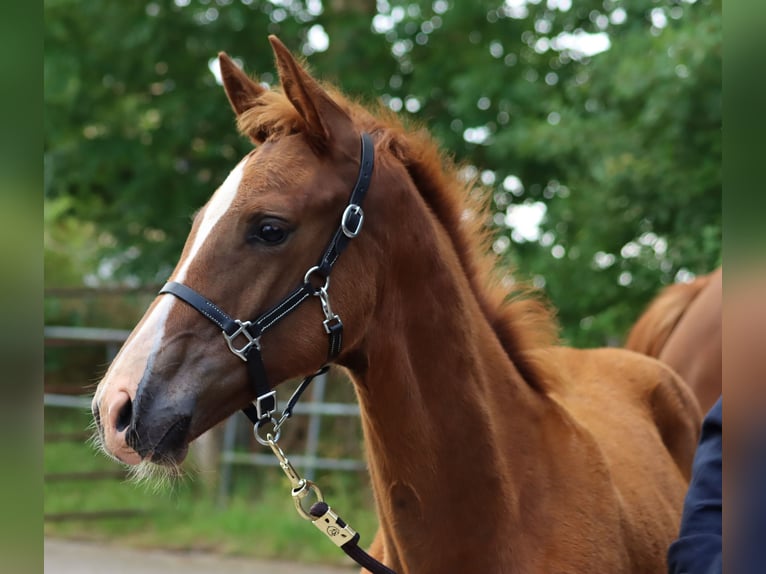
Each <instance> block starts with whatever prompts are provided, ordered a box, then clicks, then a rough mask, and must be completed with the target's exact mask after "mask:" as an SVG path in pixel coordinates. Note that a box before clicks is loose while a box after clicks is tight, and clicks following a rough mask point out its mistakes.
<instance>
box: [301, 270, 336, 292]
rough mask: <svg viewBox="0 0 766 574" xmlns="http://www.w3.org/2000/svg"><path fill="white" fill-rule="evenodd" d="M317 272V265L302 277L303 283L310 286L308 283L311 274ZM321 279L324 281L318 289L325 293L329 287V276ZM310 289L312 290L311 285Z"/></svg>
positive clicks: (309, 282)
mask: <svg viewBox="0 0 766 574" xmlns="http://www.w3.org/2000/svg"><path fill="white" fill-rule="evenodd" d="M317 271H319V266H318V265H314V266H313V267H312V268H311V269H309V270H308V271H306V274H305V275H304V276H303V282H304V283H307V284H308V285H311V281H309V279H310V278H311V274H312V273H316V272H317ZM320 276H321V275H320ZM322 278H323V279H324V285H322V286H321V287H319V289H320V290H322V289H324V290H325V291H327V289H329V287H330V276H329V275H328V276H327V277H322ZM311 287H312V288H313V285H311ZM313 294H314V295H316V294H317V293H316V292H315V293H313Z"/></svg>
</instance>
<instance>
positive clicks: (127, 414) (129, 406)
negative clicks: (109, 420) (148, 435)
mask: <svg viewBox="0 0 766 574" xmlns="http://www.w3.org/2000/svg"><path fill="white" fill-rule="evenodd" d="M132 420H133V401H131V400H130V397H128V400H127V402H126V403H125V404H124V405H122V406H121V407H120V411H119V412H118V413H117V421H116V422H115V429H116V430H117V432H122V431H124V430H125V429H126V428H128V427H129V426H130V423H131V421H132Z"/></svg>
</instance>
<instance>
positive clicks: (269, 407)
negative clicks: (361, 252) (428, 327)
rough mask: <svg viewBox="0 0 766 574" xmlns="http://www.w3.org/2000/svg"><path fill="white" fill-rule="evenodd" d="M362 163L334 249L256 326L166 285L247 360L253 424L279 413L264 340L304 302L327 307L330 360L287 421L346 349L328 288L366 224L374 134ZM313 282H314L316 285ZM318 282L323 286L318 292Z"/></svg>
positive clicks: (365, 142)
mask: <svg viewBox="0 0 766 574" xmlns="http://www.w3.org/2000/svg"><path fill="white" fill-rule="evenodd" d="M361 147H362V150H361V159H360V162H359V176H358V177H357V180H356V184H355V185H354V189H353V191H352V192H351V197H350V198H349V201H348V205H347V206H346V208H345V210H344V211H343V215H342V216H341V220H340V226H339V227H338V229H337V230H336V232H335V234H334V235H333V237H332V239H331V240H330V243H329V245H328V246H327V248H326V249H325V251H324V254H323V255H322V257H321V259H320V260H319V262H318V263H317V264H316V265H315V266H314V267H312V268H310V269H309V270H308V271H307V272H306V274H305V276H304V277H303V282H302V283H301V284H300V285H299V286H298V287H297V288H296V289H295V290H294V291H292V292H291V293H290V294H289V295H287V296H286V297H285V298H284V299H282V300H281V301H280V302H279V303H277V304H276V305H275V306H274V307H272V308H271V309H269V310H268V311H266V312H265V313H263V314H262V315H261V316H260V317H258V318H257V319H254V320H252V321H240V320H239V319H232V318H231V317H230V316H229V315H227V314H226V313H225V312H224V311H222V310H221V309H220V308H219V307H218V306H217V305H216V304H215V303H213V302H211V301H210V300H208V299H207V298H205V297H204V296H202V295H200V294H199V293H197V292H196V291H195V290H194V289H192V288H191V287H187V286H186V285H183V284H182V283H178V282H175V281H170V282H168V283H166V284H165V285H164V286H163V287H162V289H160V294H162V293H170V294H171V295H174V296H176V297H178V298H179V299H181V300H182V301H184V302H186V303H188V304H189V305H191V306H192V307H194V308H195V309H196V310H197V311H199V312H200V313H202V315H204V316H205V317H207V318H208V319H209V320H210V321H212V322H213V323H215V324H216V325H217V326H218V327H219V328H220V329H221V331H222V332H223V337H224V339H225V340H226V344H227V345H228V347H229V349H230V350H231V352H232V353H234V354H235V355H236V356H238V357H239V358H240V359H242V360H243V361H245V363H246V364H247V372H248V378H249V380H250V383H251V384H252V386H253V387H254V389H255V392H256V399H255V401H254V403H253V405H250V406H248V407H247V408H245V409H243V411H244V413H245V414H246V415H247V416H248V418H250V420H251V421H252V422H253V423H254V424H256V425H258V424H259V423H263V422H264V421H268V420H270V419H271V418H272V415H273V413H274V412H275V411H276V410H277V400H276V391H275V390H272V388H271V386H270V385H269V381H268V378H267V376H266V369H265V367H264V365H263V358H262V356H261V337H262V336H263V334H264V333H265V332H266V331H267V330H269V329H270V328H271V327H273V326H274V325H275V324H277V323H278V322H279V321H281V320H282V319H283V318H284V317H286V316H287V315H288V314H290V313H291V312H292V311H294V310H295V309H296V308H297V307H298V306H299V305H300V304H301V303H303V302H304V301H305V300H306V299H308V298H309V297H311V296H316V297H319V301H320V303H321V304H322V312H323V313H324V316H325V319H324V321H323V326H324V330H325V332H326V333H327V335H328V338H329V350H328V354H327V361H326V362H325V364H324V365H323V366H322V367H321V368H320V369H319V370H318V371H317V372H316V373H314V374H313V375H311V376H309V377H306V379H304V381H303V382H302V383H301V385H300V386H299V388H298V390H297V391H296V392H295V394H294V395H293V397H292V398H291V399H290V401H289V403H288V406H287V408H285V411H284V413H283V415H282V416H283V418H285V417H289V416H290V414H291V413H292V409H293V408H294V406H295V402H297V400H298V397H299V396H300V394H301V393H302V392H303V390H305V388H306V386H308V384H309V383H310V382H311V380H312V379H313V378H314V377H316V376H317V375H318V374H320V373H324V372H326V371H327V369H328V365H329V363H330V362H332V361H333V360H334V359H335V358H337V356H338V355H339V354H340V352H341V349H342V347H343V322H342V321H341V319H340V317H339V316H338V315H337V314H335V313H333V311H332V307H331V306H330V299H329V293H328V290H329V287H330V272H331V271H332V268H333V266H334V265H335V263H336V262H337V260H338V257H340V254H341V253H343V251H344V250H345V249H346V247H347V246H348V243H349V241H351V240H352V239H353V238H354V237H356V236H357V235H359V232H360V231H361V229H362V223H363V222H364V212H363V211H362V202H363V201H364V197H365V195H366V194H367V190H368V188H369V187H370V180H371V178H372V169H373V166H374V163H375V151H374V146H373V143H372V138H371V137H370V135H369V134H367V133H363V134H362V135H361ZM312 279H313V280H314V283H312ZM317 280H319V281H320V282H322V283H323V284H322V285H321V286H320V287H315V284H316V283H317Z"/></svg>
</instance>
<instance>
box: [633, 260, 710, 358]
mask: <svg viewBox="0 0 766 574" xmlns="http://www.w3.org/2000/svg"><path fill="white" fill-rule="evenodd" d="M709 282H710V275H703V276H702V277H698V278H697V279H695V280H694V281H692V282H691V283H675V284H673V285H669V286H668V287H665V288H664V289H663V290H662V291H661V292H660V294H659V295H658V296H657V297H656V298H655V299H654V300H653V301H652V302H651V303H650V304H649V306H648V307H647V308H646V310H645V311H644V313H643V314H642V315H641V317H639V319H638V321H636V324H635V325H633V327H632V328H631V330H630V333H628V338H627V341H626V342H625V348H626V349H630V350H631V351H636V352H638V353H643V354H644V355H649V356H650V357H659V355H660V352H661V351H662V349H663V347H664V346H665V343H666V342H667V340H668V337H670V334H671V333H672V332H673V330H674V329H675V328H676V325H678V322H679V321H680V320H681V318H682V317H683V315H684V313H685V312H686V310H687V309H688V308H689V305H691V303H692V301H694V299H696V298H697V295H699V294H700V292H701V291H702V290H703V289H704V288H705V287H706V286H707V284H708V283H709Z"/></svg>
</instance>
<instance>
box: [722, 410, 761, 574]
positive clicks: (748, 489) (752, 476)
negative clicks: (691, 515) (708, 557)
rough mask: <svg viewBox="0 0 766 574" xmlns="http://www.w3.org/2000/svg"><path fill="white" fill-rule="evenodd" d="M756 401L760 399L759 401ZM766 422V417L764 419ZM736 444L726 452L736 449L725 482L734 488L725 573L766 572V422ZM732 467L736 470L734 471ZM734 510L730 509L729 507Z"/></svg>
mask: <svg viewBox="0 0 766 574" xmlns="http://www.w3.org/2000/svg"><path fill="white" fill-rule="evenodd" d="M756 400H757V399H756ZM764 418H766V417H764ZM737 438H738V440H737V442H736V444H731V441H727V451H729V452H731V450H732V449H736V456H734V457H732V458H733V460H732V463H733V464H730V463H728V462H727V467H729V468H731V471H730V470H728V469H727V474H726V480H727V481H730V484H731V485H732V486H731V487H730V488H729V492H731V493H732V498H733V499H734V500H733V502H734V510H733V511H732V512H731V515H733V517H732V518H730V519H729V520H728V524H729V527H730V528H731V530H732V536H730V537H727V542H726V557H727V559H726V571H727V572H734V573H736V574H764V572H766V420H764V419H761V420H758V421H751V424H750V425H749V427H748V428H747V431H746V434H745V435H744V436H739V437H737ZM732 467H733V468H732ZM730 507H731V505H730Z"/></svg>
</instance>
